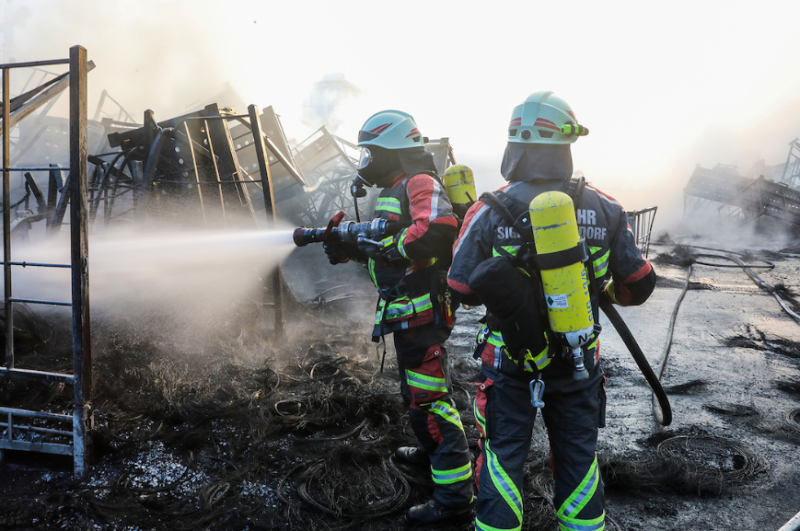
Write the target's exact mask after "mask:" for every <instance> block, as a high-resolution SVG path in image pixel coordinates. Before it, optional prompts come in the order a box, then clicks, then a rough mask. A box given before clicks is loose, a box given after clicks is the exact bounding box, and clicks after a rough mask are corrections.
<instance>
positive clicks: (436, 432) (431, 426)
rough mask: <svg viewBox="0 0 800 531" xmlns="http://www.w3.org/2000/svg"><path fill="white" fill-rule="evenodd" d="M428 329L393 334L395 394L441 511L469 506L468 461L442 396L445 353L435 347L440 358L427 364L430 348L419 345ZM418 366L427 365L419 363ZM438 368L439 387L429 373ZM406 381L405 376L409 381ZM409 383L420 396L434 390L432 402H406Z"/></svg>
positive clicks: (447, 399) (409, 395)
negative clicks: (424, 455) (397, 373)
mask: <svg viewBox="0 0 800 531" xmlns="http://www.w3.org/2000/svg"><path fill="white" fill-rule="evenodd" d="M429 328H431V326H430V325H426V326H422V327H418V328H412V329H409V330H408V331H405V330H403V331H401V332H395V333H394V336H395V349H396V350H397V359H398V365H399V367H400V376H401V378H400V391H401V394H402V395H403V399H404V400H405V402H406V404H408V406H409V409H408V416H409V419H410V422H411V428H412V429H413V430H414V435H416V436H417V440H418V441H419V444H420V446H421V447H422V448H424V449H425V451H426V452H427V453H428V456H429V457H430V460H431V477H432V479H433V482H434V493H433V497H434V498H435V499H436V500H437V501H439V502H440V503H442V504H443V505H460V504H463V503H467V502H470V501H471V500H472V462H471V455H470V452H469V446H468V445H467V438H466V436H465V435H464V429H463V427H462V424H461V418H460V416H459V414H458V411H457V410H456V408H455V407H454V406H453V404H452V402H451V400H450V397H449V394H448V390H449V388H450V379H449V375H448V374H447V369H446V368H447V361H446V360H447V354H446V351H445V350H444V349H443V348H441V347H440V346H437V350H439V351H440V352H441V356H438V357H436V358H435V359H433V360H431V358H430V356H429V355H426V354H428V353H429V349H430V345H425V343H426V341H425V339H426V334H425V331H426V330H427V329H429ZM415 334H417V335H419V337H417V338H416V341H414V340H409V338H412V337H413V336H414V335H415ZM445 337H446V336H445ZM442 341H443V340H442ZM428 342H429V341H428ZM423 360H428V361H425V362H424V363H423ZM406 364H407V365H406ZM412 364H416V365H412ZM420 364H421V365H420ZM432 364H436V367H431V365H432ZM439 364H440V365H439ZM439 366H440V367H441V371H442V373H443V374H444V375H445V381H444V382H442V384H440V383H439V381H438V380H439V379H438V377H436V376H433V375H432V373H434V372H435V371H434V370H433V369H435V368H438V367H439ZM409 376H411V380H410V381H409ZM420 377H424V378H422V379H421V378H420ZM430 378H433V379H435V380H436V382H435V383H433V385H429V383H431V380H429V379H430ZM409 383H411V385H412V386H414V387H417V386H419V385H420V384H422V385H424V386H425V387H421V388H418V390H419V389H422V390H425V389H426V387H434V388H436V389H433V390H431V394H430V396H432V397H433V398H429V399H427V400H425V399H424V398H420V397H419V396H412V393H411V390H410V387H409ZM440 385H443V386H444V387H443V389H442V390H443V391H444V392H443V393H442V392H441V391H439V389H438V388H439V386H440Z"/></svg>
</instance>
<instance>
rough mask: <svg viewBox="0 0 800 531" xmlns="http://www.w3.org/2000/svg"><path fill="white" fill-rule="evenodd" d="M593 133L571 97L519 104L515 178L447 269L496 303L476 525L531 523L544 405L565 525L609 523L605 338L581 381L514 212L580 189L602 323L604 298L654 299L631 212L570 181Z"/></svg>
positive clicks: (471, 217) (476, 295) (486, 333)
mask: <svg viewBox="0 0 800 531" xmlns="http://www.w3.org/2000/svg"><path fill="white" fill-rule="evenodd" d="M587 133H588V129H586V128H585V127H584V126H582V125H580V124H579V123H578V121H577V119H576V117H575V113H574V112H573V111H572V109H571V108H570V107H569V105H567V103H566V102H565V101H564V100H562V99H561V98H558V97H557V96H555V95H553V93H552V92H537V93H534V94H531V95H530V96H529V97H528V99H526V100H525V101H524V102H523V103H522V104H521V105H519V106H517V107H516V108H515V109H514V111H513V114H512V116H511V123H510V124H509V128H508V145H507V147H506V151H505V154H504V157H503V162H502V167H501V172H502V175H503V177H505V179H506V180H507V181H509V184H508V185H507V186H504V187H503V188H501V189H500V191H498V192H495V193H494V194H492V195H484V196H481V199H482V200H479V201H478V202H476V203H475V205H473V206H472V207H471V208H470V210H469V212H468V213H467V216H466V219H465V220H464V224H463V226H462V228H461V231H460V234H459V236H458V239H457V240H456V244H455V247H454V255H453V263H452V265H451V267H450V271H449V273H448V284H449V286H450V287H451V288H452V290H454V291H455V292H457V293H458V295H454V297H455V298H459V299H460V300H461V301H462V302H464V303H465V304H480V303H483V304H485V305H486V307H487V320H486V325H485V326H484V327H483V328H482V329H481V330H480V332H479V334H478V349H477V350H476V357H479V358H480V359H481V361H482V377H481V380H482V381H480V382H479V383H478V384H477V386H478V389H477V398H476V400H475V404H474V412H475V419H476V422H477V425H478V431H479V433H480V441H479V447H480V450H481V455H480V457H479V458H478V462H477V464H476V476H477V481H478V498H477V502H476V521H475V525H476V529H478V530H482V531H500V530H509V531H510V530H519V529H520V528H521V525H522V507H523V506H522V500H523V496H522V480H523V465H524V464H525V458H526V456H527V453H528V449H529V447H530V443H531V433H532V428H533V424H534V420H535V417H536V413H537V411H538V409H539V408H541V412H542V417H543V419H544V423H545V426H546V427H547V431H548V436H549V439H550V449H551V464H552V467H553V470H554V476H555V496H554V500H553V501H554V504H555V508H556V511H557V516H558V522H559V529H560V530H562V531H567V530H570V531H571V530H577V529H580V530H582V531H600V530H602V529H603V528H604V525H605V524H604V522H605V502H604V494H603V482H602V479H601V477H600V471H599V469H598V464H597V457H596V454H595V448H596V443H597V434H598V428H600V427H603V426H604V423H605V388H604V381H605V377H604V375H603V372H602V370H601V369H600V367H599V360H600V354H599V341H598V340H597V338H596V337H594V338H593V339H592V340H590V341H589V343H588V344H586V345H585V346H584V347H583V349H582V352H583V364H584V366H585V368H586V370H587V371H588V378H586V379H576V378H575V377H574V376H573V372H574V371H573V364H572V361H571V360H570V359H569V358H568V357H565V356H563V355H562V351H560V350H559V349H558V348H555V347H556V345H553V344H552V343H553V342H554V339H553V335H552V334H551V333H549V331H548V321H547V318H546V312H543V308H542V305H543V304H550V303H549V302H545V300H544V297H543V296H542V294H541V291H537V290H541V289H542V288H541V283H540V282H539V281H538V280H535V279H534V280H532V279H531V277H529V276H528V274H531V273H530V272H527V271H523V269H521V268H520V267H518V265H519V264H520V262H519V261H517V258H519V257H518V256H517V253H518V252H519V250H520V247H521V246H523V243H524V239H523V237H524V236H526V235H525V234H524V232H525V231H526V230H527V231H530V230H531V227H530V224H528V226H527V227H525V226H524V224H520V223H517V222H516V221H515V220H519V219H524V215H526V214H527V210H528V208H529V205H530V203H531V201H532V200H533V199H534V198H535V197H537V196H538V195H539V194H541V193H543V192H549V191H556V190H557V191H563V192H566V193H568V194H569V195H570V196H574V197H573V201H574V203H575V208H576V212H575V213H576V220H577V224H578V232H579V235H580V237H581V238H584V239H585V242H586V246H587V247H588V251H589V253H590V256H589V259H588V260H587V261H586V262H584V264H585V266H586V267H587V268H591V269H592V271H591V273H593V274H594V277H595V278H596V282H595V283H594V285H595V286H598V289H597V290H596V291H595V293H593V294H592V307H593V309H592V311H593V314H594V315H593V318H594V322H597V319H598V315H597V311H598V309H597V308H598V304H597V297H605V296H609V297H611V298H612V300H613V301H614V302H615V303H617V304H620V305H638V304H642V303H643V302H644V301H645V300H646V299H647V298H648V297H649V296H650V294H651V293H652V291H653V288H654V286H655V272H654V271H653V269H652V267H651V265H650V263H649V262H647V261H646V260H645V259H643V258H642V255H641V253H640V252H639V249H638V248H637V247H636V243H635V240H634V236H633V234H632V232H631V230H630V228H629V226H628V223H627V218H626V215H625V211H624V210H623V209H622V207H621V206H620V204H619V203H618V202H617V201H616V200H614V199H613V198H612V197H610V196H608V195H606V194H605V193H603V192H601V191H600V190H598V189H596V188H593V187H591V186H588V185H587V186H585V188H583V189H582V192H581V187H580V186H576V184H579V183H580V181H579V182H577V183H576V181H574V180H572V179H571V176H572V171H573V168H572V155H571V151H570V144H571V143H573V142H575V140H576V139H577V138H578V137H579V136H583V135H585V134H587ZM528 219H530V218H528ZM523 248H524V247H523ZM535 273H536V272H533V274H532V276H534V277H535ZM536 282H539V286H537V285H536ZM599 286H603V287H604V288H599ZM543 313H544V317H543V316H542V315H543ZM501 330H503V332H502V333H501ZM537 381H542V382H544V385H543V394H541V395H540V396H536V392H535V386H534V385H531V382H533V383H536V382H537ZM538 392H539V393H542V387H539V388H538ZM542 400H543V402H544V406H543V407H541V401H542ZM534 403H536V404H537V406H534Z"/></svg>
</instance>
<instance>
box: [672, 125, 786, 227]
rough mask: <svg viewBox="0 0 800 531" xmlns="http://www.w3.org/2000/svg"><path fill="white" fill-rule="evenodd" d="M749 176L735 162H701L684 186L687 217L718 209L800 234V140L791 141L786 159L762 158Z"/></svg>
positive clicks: (743, 219) (726, 216)
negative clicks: (703, 164) (774, 161)
mask: <svg viewBox="0 0 800 531" xmlns="http://www.w3.org/2000/svg"><path fill="white" fill-rule="evenodd" d="M748 175H749V176H742V175H740V174H739V173H738V171H737V168H736V166H733V165H724V164H718V165H717V166H715V167H714V168H711V169H707V168H702V167H701V166H700V165H699V164H698V165H697V167H696V168H695V170H694V172H693V173H692V175H691V177H690V178H689V182H688V183H687V184H686V186H685V187H684V189H683V193H684V216H693V215H696V214H698V213H700V212H705V213H707V212H711V211H713V210H716V211H717V212H718V213H719V216H720V218H722V219H727V220H732V221H734V222H735V223H738V224H740V225H756V228H759V227H764V228H766V227H770V228H773V229H774V228H778V229H780V230H781V231H782V232H786V233H788V234H790V235H792V236H794V237H797V236H798V235H800V139H797V138H795V139H794V140H792V141H791V142H790V143H789V154H788V155H787V158H786V162H784V163H782V164H775V165H767V164H766V163H765V162H764V160H763V159H762V160H760V161H759V162H758V163H756V164H755V165H754V166H753V168H752V169H751V170H750V171H749V172H748Z"/></svg>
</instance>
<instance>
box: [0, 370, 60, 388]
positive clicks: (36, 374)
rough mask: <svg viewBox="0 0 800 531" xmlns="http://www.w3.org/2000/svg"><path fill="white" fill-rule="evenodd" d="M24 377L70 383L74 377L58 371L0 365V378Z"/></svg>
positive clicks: (26, 378)
mask: <svg viewBox="0 0 800 531" xmlns="http://www.w3.org/2000/svg"><path fill="white" fill-rule="evenodd" d="M3 377H11V378H24V379H25V380H39V381H44V382H57V383H67V384H71V383H73V381H74V378H73V377H72V375H71V374H63V373H60V372H43V371H30V370H27V369H5V368H2V367H0V378H3Z"/></svg>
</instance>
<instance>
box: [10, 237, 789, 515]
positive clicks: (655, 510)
mask: <svg viewBox="0 0 800 531" xmlns="http://www.w3.org/2000/svg"><path fill="white" fill-rule="evenodd" d="M792 251H793V250H792V249H786V250H785V252H779V250H778V249H771V250H769V251H768V252H762V251H761V250H760V249H751V254H750V255H747V257H748V259H749V260H753V261H755V262H757V263H763V262H758V260H759V259H767V260H770V261H771V262H773V263H774V264H775V268H774V269H772V270H759V271H758V273H759V275H761V277H762V278H763V279H764V280H765V281H767V282H768V283H769V284H771V285H773V286H775V285H781V286H783V288H782V289H783V290H784V293H786V297H787V298H788V299H791V292H792V291H793V290H797V289H798V288H800V286H799V285H798V284H800V280H799V279H800V274H798V273H800V255H798V254H796V253H794V252H792ZM794 251H796V250H794ZM659 252H661V253H662V256H661V259H658V258H656V260H654V265H655V267H656V270H657V272H658V275H659V283H658V286H657V288H656V291H655V292H654V293H653V295H652V297H651V298H650V300H649V301H648V302H647V303H646V304H645V305H644V306H643V307H640V308H624V309H620V313H621V314H622V316H623V317H624V318H625V319H626V321H627V323H628V325H629V327H630V328H631V330H632V331H633V333H634V334H635V336H636V337H637V339H638V341H639V343H640V344H641V346H642V348H643V350H644V351H645V353H646V354H647V355H648V358H649V360H650V364H651V365H653V366H656V365H657V364H658V361H659V360H660V357H661V355H662V352H663V349H664V342H665V338H666V336H667V329H668V325H669V320H670V314H671V313H672V310H673V308H674V306H675V303H676V301H677V299H678V297H679V295H680V293H681V291H682V287H683V284H684V279H685V278H686V268H685V267H682V266H680V265H671V264H675V263H680V260H676V257H677V258H680V257H681V252H682V251H680V250H676V249H675V248H674V246H673V245H660V246H655V247H652V248H651V252H650V258H651V259H653V258H655V257H656V255H658V253H659ZM749 260H746V261H749ZM359 278H360V277H359ZM364 293H365V294H364V295H360V294H359V295H358V296H356V297H355V299H354V300H350V299H340V300H335V301H328V302H324V301H321V300H317V301H315V306H316V308H315V309H308V308H297V309H295V310H294V312H293V314H292V315H291V318H290V319H289V322H290V323H291V325H290V327H289V338H288V340H287V341H286V343H285V344H282V345H279V344H276V343H275V342H272V341H270V340H269V339H268V337H269V333H268V332H267V333H264V332H260V333H259V332H258V330H259V329H264V328H267V325H266V324H265V323H268V322H269V316H266V317H265V318H264V320H263V322H251V323H249V329H248V330H243V329H241V328H240V327H237V326H234V324H235V322H236V320H235V319H230V320H228V322H223V321H224V320H222V321H221V322H220V324H219V328H220V331H219V333H218V334H214V335H212V336H211V337H210V339H208V338H207V339H204V343H203V345H199V346H198V345H194V344H192V343H191V342H190V341H187V339H186V338H185V337H182V339H181V341H180V342H176V341H171V340H170V338H169V337H168V336H161V335H159V336H155V337H154V336H152V335H150V334H148V333H147V332H146V329H141V328H135V327H134V328H133V330H135V331H132V329H131V328H130V327H121V326H120V325H119V323H117V322H103V319H102V317H98V319H96V324H95V328H94V338H95V339H94V349H95V359H94V374H95V386H94V395H93V405H94V415H95V430H94V435H93V445H94V452H95V461H94V465H93V467H92V469H91V473H90V475H89V477H88V478H86V479H85V480H83V481H78V482H76V481H74V480H73V479H72V474H71V461H70V460H66V459H65V460H61V459H58V458H47V457H42V456H41V455H32V454H20V453H12V452H8V453H7V454H6V459H5V460H4V461H3V463H2V464H0V499H2V500H3V503H2V504H0V529H19V530H25V529H37V530H38V529H108V530H126V531H133V530H149V529H154V530H155V529H159V530H160V529H213V530H222V529H251V530H257V529H293V530H294V529H296V530H304V529H370V530H394V529H398V530H399V529H405V528H406V526H405V524H404V523H403V522H402V515H403V512H404V511H405V509H406V508H407V507H409V506H411V505H413V504H415V503H420V502H422V501H424V500H426V499H427V498H428V497H429V496H430V494H431V492H432V488H431V484H430V479H429V478H428V475H427V474H426V471H425V470H424V469H414V468H408V467H404V466H402V465H400V464H398V463H395V462H393V461H392V460H391V459H390V458H389V456H390V455H391V453H392V451H393V449H394V448H395V447H397V446H400V445H404V444H410V443H412V441H413V434H412V433H411V430H410V428H409V426H408V419H407V416H406V415H405V414H404V411H403V407H402V402H401V400H400V398H399V395H398V393H397V389H398V375H397V369H396V366H395V364H394V360H393V351H392V348H391V345H388V354H387V357H386V367H385V369H384V372H383V373H380V372H379V370H378V368H379V366H380V355H381V353H382V347H378V348H376V345H375V344H373V343H371V342H370V341H369V338H368V335H369V332H370V325H369V311H370V310H371V309H372V307H373V305H374V300H373V298H372V295H366V293H368V288H367V289H366V290H364ZM790 304H791V302H790ZM354 308H361V310H362V311H354V310H353V309H354ZM794 309H795V310H797V308H794ZM481 314H482V312H481V309H473V310H469V311H464V310H460V311H459V323H458V326H457V327H456V329H455V331H454V333H453V335H452V337H451V339H450V341H449V345H448V346H449V352H450V354H451V356H450V358H451V361H452V365H453V367H452V369H453V376H454V378H453V380H454V392H453V396H454V398H455V400H456V404H457V406H458V409H459V411H460V413H461V415H462V420H463V421H464V426H465V428H466V430H467V436H468V439H469V441H470V445H471V447H472V449H473V451H475V450H477V445H476V442H477V433H476V430H475V428H474V419H473V416H472V409H471V400H472V398H473V397H474V385H473V384H472V383H471V380H472V377H473V376H474V375H475V374H476V373H477V371H478V367H477V365H476V363H475V362H474V361H472V360H471V354H472V351H473V347H474V343H473V340H474V339H473V338H474V335H475V331H476V327H477V320H478V319H479V318H480V316H481ZM232 315H233V316H235V315H236V314H232ZM16 322H17V323H20V328H21V329H20V331H19V334H20V336H19V340H18V341H19V344H20V345H23V346H21V347H20V351H19V353H18V364H19V365H20V366H24V367H28V368H42V369H44V368H47V369H48V370H56V369H59V370H69V367H70V365H69V364H70V353H69V340H68V337H66V338H65V337H63V334H65V333H68V322H66V321H65V322H61V323H59V320H58V319H56V318H55V317H54V316H53V315H48V316H42V315H37V314H32V313H30V314H28V315H27V320H26V319H25V318H22V317H21V318H20V319H18V320H17V321H16ZM601 322H602V324H603V326H604V332H603V335H602V336H601V338H602V339H601V356H602V358H603V362H602V363H603V367H604V370H605V372H606V376H607V389H608V412H607V427H606V428H605V429H603V430H601V433H600V443H599V457H600V460H601V462H602V470H603V474H604V478H605V481H606V496H607V501H608V503H607V514H608V517H609V518H608V523H607V529H611V530H616V529H619V530H665V531H666V530H669V531H689V530H695V529H704V530H723V529H724V530H728V529H778V528H779V527H780V526H781V525H782V524H783V523H784V522H786V521H787V520H789V518H791V516H792V515H793V514H795V513H796V512H797V511H798V510H800V496H798V494H797V493H798V492H800V467H798V466H797V463H798V455H800V453H799V452H798V445H799V444H800V424H798V421H800V410H798V408H800V344H798V341H800V325H798V323H796V322H795V321H794V320H793V319H792V318H790V317H789V316H788V315H787V314H786V313H784V312H783V311H782V310H781V308H780V307H779V306H778V303H777V302H776V300H775V299H774V298H773V297H772V296H771V295H770V294H768V293H765V292H764V291H761V290H759V289H758V288H756V286H755V284H753V282H752V281H751V280H750V279H749V278H748V277H747V276H746V275H745V274H744V273H743V272H742V271H741V270H739V269H735V268H718V267H710V266H702V265H694V269H693V274H692V277H691V284H690V286H689V290H688V292H687V294H686V296H685V299H684V301H683V304H682V306H681V309H680V312H679V314H678V318H677V324H676V326H675V335H674V340H673V345H672V349H671V353H670V357H669V363H668V365H667V369H666V372H665V374H664V378H663V380H662V381H663V384H664V386H665V388H666V389H667V392H668V394H669V396H670V400H671V403H672V407H673V411H674V421H673V424H672V425H671V426H669V427H667V428H661V427H659V426H658V425H656V424H655V423H654V422H653V420H652V413H651V395H650V391H649V388H648V387H647V384H646V382H645V380H644V378H643V377H642V376H641V374H640V373H639V371H638V369H637V368H636V365H635V363H634V361H633V360H632V359H631V357H630V355H629V354H628V353H627V351H626V350H625V347H624V345H623V343H622V341H621V340H620V339H619V337H618V336H617V334H616V332H615V331H614V330H613V329H612V327H611V325H610V324H609V323H608V321H607V320H606V319H605V318H603V319H602V321H601ZM253 330H256V331H255V332H254V331H253ZM54 345H61V347H55V346H54ZM0 389H2V391H1V392H0V403H2V404H3V405H5V406H13V407H25V408H29V409H40V408H41V409H46V410H49V411H55V412H68V411H69V408H70V399H69V392H68V391H69V390H64V389H62V388H60V387H58V386H56V385H45V384H31V383H30V382H18V381H5V382H2V386H1V387H0ZM548 455H549V451H548V448H547V436H546V432H545V431H544V429H543V427H542V425H541V422H539V423H537V426H536V428H535V434H534V443H533V445H532V448H531V450H530V455H529V467H528V470H527V475H526V489H525V493H524V494H525V523H524V526H523V529H526V530H552V529H555V528H556V527H555V526H556V520H555V513H554V510H553V509H552V507H551V505H550V502H549V500H550V497H551V492H552V475H551V473H550V469H549V466H548V463H547V459H548ZM470 528H471V523H469V522H466V523H461V524H453V525H451V526H450V527H448V528H447V529H454V530H455V529H459V530H460V529H470Z"/></svg>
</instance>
